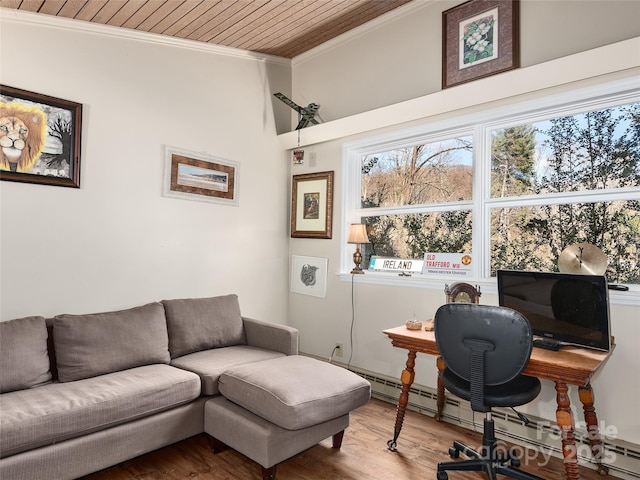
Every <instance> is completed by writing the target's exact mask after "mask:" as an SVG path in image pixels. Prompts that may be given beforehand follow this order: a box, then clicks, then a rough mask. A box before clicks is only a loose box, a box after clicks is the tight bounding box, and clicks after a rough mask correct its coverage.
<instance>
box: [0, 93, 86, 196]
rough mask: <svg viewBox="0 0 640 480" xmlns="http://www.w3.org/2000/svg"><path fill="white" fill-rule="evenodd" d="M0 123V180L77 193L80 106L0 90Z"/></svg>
mask: <svg viewBox="0 0 640 480" xmlns="http://www.w3.org/2000/svg"><path fill="white" fill-rule="evenodd" d="M0 122H1V123H2V129H1V130H0V137H1V138H0V143H1V144H2V150H1V151H0V180H8V181H11V182H23V183H39V184H43V185H56V186H59V187H72V188H80V143H81V142H80V137H81V134H82V105H81V104H80V103H76V102H72V101H70V100H63V99H61V98H54V97H49V96H48V95H43V94H41V93H34V92H28V91H26V90H20V89H18V88H13V87H8V86H6V85H0Z"/></svg>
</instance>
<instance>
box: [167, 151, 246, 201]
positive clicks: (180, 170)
mask: <svg viewBox="0 0 640 480" xmlns="http://www.w3.org/2000/svg"><path fill="white" fill-rule="evenodd" d="M239 167H240V164H239V163H237V162H233V161H231V160H224V159H221V158H216V157H212V156H210V155H207V154H206V153H195V152H189V151H187V150H181V149H178V148H174V147H169V146H167V147H165V167H164V185H163V192H162V194H163V195H164V196H165V197H173V198H181V199H183V200H195V201H198V202H212V203H222V204H225V205H234V206H237V205H238V173H239V171H238V170H239Z"/></svg>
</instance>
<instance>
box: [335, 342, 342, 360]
mask: <svg viewBox="0 0 640 480" xmlns="http://www.w3.org/2000/svg"><path fill="white" fill-rule="evenodd" d="M343 350H344V349H343V347H342V344H341V343H336V348H335V351H336V357H341V356H342V352H343Z"/></svg>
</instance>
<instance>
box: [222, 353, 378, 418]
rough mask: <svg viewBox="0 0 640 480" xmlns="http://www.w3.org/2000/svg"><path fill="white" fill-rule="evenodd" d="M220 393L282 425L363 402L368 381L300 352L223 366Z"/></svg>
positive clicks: (334, 415) (331, 415)
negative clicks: (232, 365)
mask: <svg viewBox="0 0 640 480" xmlns="http://www.w3.org/2000/svg"><path fill="white" fill-rule="evenodd" d="M219 388H220V393H221V394H222V395H224V396H225V398H227V399H229V400H231V401H232V402H234V403H236V404H238V405H240V406H241V407H244V408H246V409H247V410H249V411H250V412H253V413H254V414H256V415H258V416H260V417H262V418H264V419H265V420H269V421H270V422H272V423H275V424H276V425H279V426H280V427H282V428H286V429H287V430H299V429H301V428H306V427H310V426H312V425H316V424H318V423H322V422H326V421H328V420H332V419H334V418H337V417H340V416H342V415H345V414H347V413H349V412H350V411H351V410H353V409H355V408H357V407H360V406H362V405H364V404H366V403H367V402H368V401H369V398H370V396H371V385H370V384H369V382H367V381H366V380H364V379H363V378H361V377H359V376H358V375H356V374H355V373H353V372H350V371H349V370H346V369H344V368H340V367H337V366H335V365H331V364H330V363H326V362H321V361H320V360H315V359H313V358H309V357H303V356H301V355H290V356H288V357H281V358H275V359H272V360H265V361H262V362H257V363H252V364H247V365H241V366H239V367H233V368H230V369H228V370H227V371H226V372H224V373H223V374H222V375H220V380H219Z"/></svg>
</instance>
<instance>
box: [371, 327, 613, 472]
mask: <svg viewBox="0 0 640 480" xmlns="http://www.w3.org/2000/svg"><path fill="white" fill-rule="evenodd" d="M384 333H385V334H386V335H387V336H388V337H389V338H390V339H391V343H392V345H393V346H394V347H398V348H406V349H407V350H409V357H408V359H407V364H406V368H405V369H404V370H403V371H402V375H401V380H402V391H401V393H400V398H399V400H398V412H397V414H396V424H395V428H394V435H393V439H392V440H389V442H388V445H389V448H390V449H392V450H393V449H395V447H396V442H397V440H398V437H399V435H400V430H402V423H403V422H404V415H405V411H406V409H407V404H408V402H409V389H410V387H411V384H412V383H413V380H414V377H415V372H414V370H413V369H414V367H415V359H416V353H417V352H421V353H426V354H428V355H435V356H437V357H438V360H437V362H436V365H437V367H438V400H437V406H438V413H437V415H436V419H437V420H440V417H441V415H442V410H443V408H444V387H443V385H442V382H441V381H440V373H441V372H442V370H443V369H444V362H443V361H442V359H441V358H440V352H439V351H438V347H437V345H436V339H435V335H434V332H432V331H431V332H427V331H425V330H409V329H407V328H406V327H405V326H404V325H403V326H400V327H396V328H391V329H389V330H385V331H384ZM613 348H614V346H613V345H612V348H611V351H609V352H599V351H596V350H590V349H587V348H579V347H563V348H562V349H560V350H558V351H556V352H554V351H550V350H543V349H541V348H536V347H534V348H533V351H532V353H531V358H530V359H529V364H528V365H527V368H526V369H525V371H524V372H523V373H524V374H525V375H529V376H532V377H538V378H540V379H547V380H552V381H553V382H555V387H556V401H557V404H558V408H557V410H556V422H557V423H558V426H559V427H560V430H561V434H562V454H563V455H564V465H565V470H566V472H567V480H578V479H579V478H580V475H579V473H578V458H577V449H576V444H575V439H574V431H573V425H574V422H573V415H572V413H571V402H570V399H569V395H568V390H569V389H568V387H567V384H571V385H577V386H578V388H579V396H580V401H581V402H582V405H583V410H584V418H585V421H586V424H587V431H588V435H589V443H590V445H591V452H592V453H593V456H594V458H595V459H596V461H597V463H598V472H600V474H602V475H606V474H607V473H608V470H607V467H606V466H604V465H602V463H601V459H602V456H603V453H604V452H603V451H602V443H601V440H600V432H599V430H598V418H597V417H596V410H595V408H594V406H593V404H594V396H593V390H592V388H591V383H590V382H591V378H592V377H593V375H594V374H595V373H596V372H597V371H598V369H599V368H600V367H602V365H603V364H604V363H605V361H606V360H607V358H609V355H611V352H612V351H613Z"/></svg>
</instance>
